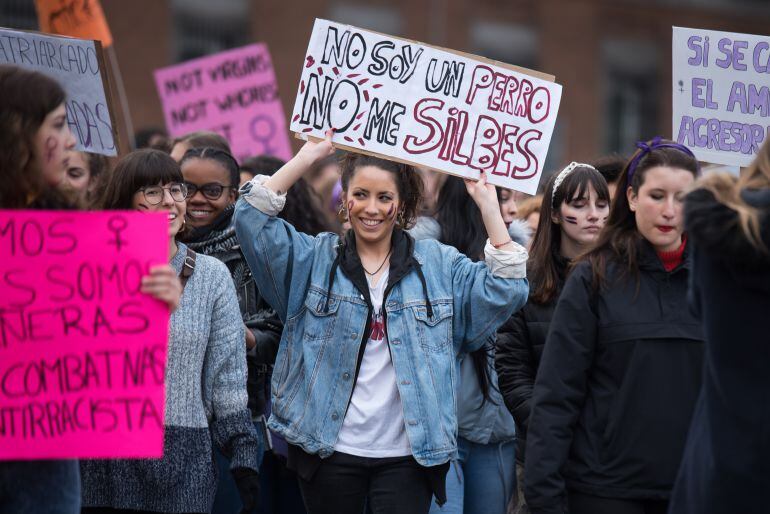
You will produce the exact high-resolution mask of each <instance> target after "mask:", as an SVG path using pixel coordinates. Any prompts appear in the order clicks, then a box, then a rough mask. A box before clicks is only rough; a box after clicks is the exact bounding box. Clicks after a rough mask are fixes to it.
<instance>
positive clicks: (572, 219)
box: [564, 216, 578, 225]
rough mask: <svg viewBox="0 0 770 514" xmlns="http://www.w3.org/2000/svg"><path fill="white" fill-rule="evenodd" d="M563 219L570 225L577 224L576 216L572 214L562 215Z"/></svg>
mask: <svg viewBox="0 0 770 514" xmlns="http://www.w3.org/2000/svg"><path fill="white" fill-rule="evenodd" d="M564 221H566V222H567V223H571V224H572V225H577V224H578V223H577V218H576V217H574V216H564Z"/></svg>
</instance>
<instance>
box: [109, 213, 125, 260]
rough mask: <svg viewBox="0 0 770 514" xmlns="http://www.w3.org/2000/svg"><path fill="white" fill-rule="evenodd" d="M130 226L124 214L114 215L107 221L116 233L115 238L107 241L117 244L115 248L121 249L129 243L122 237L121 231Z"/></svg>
mask: <svg viewBox="0 0 770 514" xmlns="http://www.w3.org/2000/svg"><path fill="white" fill-rule="evenodd" d="M126 227H128V222H127V221H126V219H125V218H124V217H123V216H113V217H111V218H110V220H109V221H108V222H107V228H108V229H110V230H111V231H112V232H114V233H115V238H114V239H110V240H109V241H107V243H109V244H112V245H115V249H116V250H118V251H120V249H121V248H122V247H123V246H125V245H127V244H128V243H127V242H126V241H125V240H123V238H122V237H120V233H121V232H122V231H123V230H125V229H126Z"/></svg>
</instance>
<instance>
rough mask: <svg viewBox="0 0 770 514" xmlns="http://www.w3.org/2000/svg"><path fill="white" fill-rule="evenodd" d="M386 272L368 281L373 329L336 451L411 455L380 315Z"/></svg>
mask: <svg viewBox="0 0 770 514" xmlns="http://www.w3.org/2000/svg"><path fill="white" fill-rule="evenodd" d="M388 275H389V270H385V273H383V274H382V276H381V277H380V279H379V280H378V281H377V284H376V285H375V286H374V287H372V285H371V284H369V296H370V297H371V300H372V306H373V311H372V312H373V314H372V330H371V334H370V336H369V340H368V341H367V343H366V348H365V349H364V356H363V359H362V361H361V369H360V370H359V372H358V379H357V381H356V384H355V387H354V389H353V397H352V398H351V399H350V405H349V406H348V412H347V414H345V420H344V421H343V423H342V428H341V429H340V433H339V436H338V438H337V444H336V445H335V446H334V450H335V451H338V452H342V453H347V454H350V455H357V456H359V457H374V458H383V457H405V456H407V455H411V454H412V449H411V447H410V446H409V439H408V438H407V435H406V425H405V424H404V409H403V407H402V406H401V396H400V395H399V394H398V387H397V385H396V372H395V370H394V369H393V361H391V359H390V350H389V348H388V341H387V339H386V337H385V325H384V319H383V316H382V301H383V295H384V294H385V288H386V287H387V284H388Z"/></svg>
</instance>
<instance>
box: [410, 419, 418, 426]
mask: <svg viewBox="0 0 770 514" xmlns="http://www.w3.org/2000/svg"><path fill="white" fill-rule="evenodd" d="M409 424H410V425H411V426H413V427H414V426H417V422H416V421H415V420H413V419H410V420H409Z"/></svg>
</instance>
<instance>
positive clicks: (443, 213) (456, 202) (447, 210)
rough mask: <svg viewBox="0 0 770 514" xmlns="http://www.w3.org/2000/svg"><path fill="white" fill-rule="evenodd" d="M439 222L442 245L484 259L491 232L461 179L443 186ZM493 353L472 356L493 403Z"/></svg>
mask: <svg viewBox="0 0 770 514" xmlns="http://www.w3.org/2000/svg"><path fill="white" fill-rule="evenodd" d="M436 221H438V224H439V226H440V227H441V236H440V237H439V242H441V243H443V244H446V245H449V246H453V247H455V248H457V250H458V251H459V252H460V253H463V254H465V255H467V256H468V258H469V259H471V260H473V261H480V260H481V259H483V258H484V244H485V243H486V240H487V235H486V234H487V229H486V228H485V227H484V220H483V219H482V218H481V211H480V210H479V208H478V206H477V205H476V203H475V202H474V201H473V199H472V198H471V197H470V195H469V194H468V191H466V189H465V183H464V182H463V180H462V179H461V178H458V177H453V176H448V177H447V178H446V181H445V182H444V185H443V186H441V190H440V191H439V193H438V201H437V203H436ZM492 350H493V348H492V345H487V344H485V345H484V346H482V347H481V348H479V349H478V350H475V351H473V352H471V353H470V354H469V356H470V358H471V360H472V362H473V369H474V371H475V372H476V379H477V380H478V382H479V388H480V389H481V394H482V395H483V398H484V401H485V402H486V401H487V400H489V390H490V387H491V384H492V381H491V379H490V377H489V367H488V363H489V358H490V356H491V352H492ZM482 405H483V402H482ZM480 407H481V405H480V406H479V408H480Z"/></svg>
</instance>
